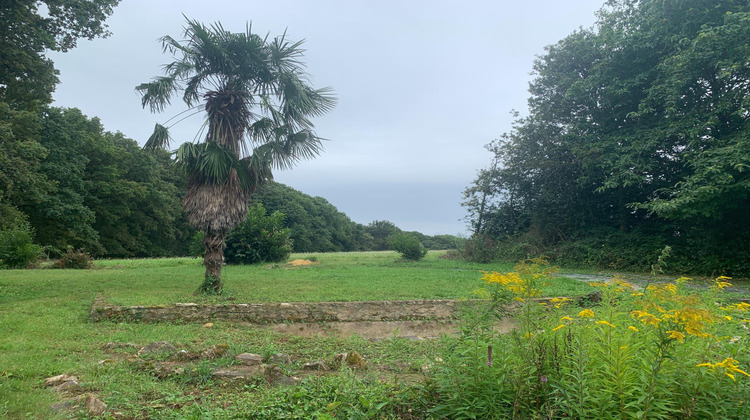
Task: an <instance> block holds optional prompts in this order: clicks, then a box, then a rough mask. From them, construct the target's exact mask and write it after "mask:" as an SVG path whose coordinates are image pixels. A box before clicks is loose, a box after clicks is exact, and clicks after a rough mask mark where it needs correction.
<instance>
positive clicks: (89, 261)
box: [55, 249, 94, 270]
mask: <svg viewBox="0 0 750 420" xmlns="http://www.w3.org/2000/svg"><path fill="white" fill-rule="evenodd" d="M93 265H94V259H93V258H91V255H89V254H87V253H85V252H83V251H81V250H80V249H75V250H74V249H68V252H66V253H65V254H64V255H63V256H62V257H60V259H59V260H57V262H55V267H56V268H70V269H74V270H85V269H88V268H91V267H92V266H93Z"/></svg>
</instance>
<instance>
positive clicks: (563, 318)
mask: <svg viewBox="0 0 750 420" xmlns="http://www.w3.org/2000/svg"><path fill="white" fill-rule="evenodd" d="M572 320H573V318H571V317H569V316H564V317H562V318H560V322H562V321H572Z"/></svg>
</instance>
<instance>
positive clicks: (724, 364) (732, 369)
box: [696, 357, 750, 380]
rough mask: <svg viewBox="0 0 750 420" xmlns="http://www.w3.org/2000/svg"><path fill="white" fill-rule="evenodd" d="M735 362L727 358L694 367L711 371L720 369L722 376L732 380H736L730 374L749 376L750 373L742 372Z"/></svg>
mask: <svg viewBox="0 0 750 420" xmlns="http://www.w3.org/2000/svg"><path fill="white" fill-rule="evenodd" d="M737 363H739V362H737V360H735V359H732V358H731V357H727V358H726V359H724V360H722V361H721V362H719V363H701V364H698V365H696V366H697V367H707V368H710V369H711V370H714V369H716V368H721V369H723V370H724V371H725V372H724V374H725V375H727V376H729V377H730V378H732V380H736V379H735V378H734V375H732V373H741V374H743V375H745V376H750V373H747V372H745V371H744V370H742V369H740V367H739V366H738V365H737Z"/></svg>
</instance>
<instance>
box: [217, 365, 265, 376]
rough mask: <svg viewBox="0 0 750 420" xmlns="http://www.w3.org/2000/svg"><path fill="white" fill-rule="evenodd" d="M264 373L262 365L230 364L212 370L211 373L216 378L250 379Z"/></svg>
mask: <svg viewBox="0 0 750 420" xmlns="http://www.w3.org/2000/svg"><path fill="white" fill-rule="evenodd" d="M263 374H265V369H263V366H262V365H260V366H232V367H226V368H219V369H216V370H214V371H213V372H212V373H211V375H213V376H214V377H215V378H218V379H252V378H256V377H258V376H262V375H263Z"/></svg>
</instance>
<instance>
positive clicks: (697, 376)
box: [432, 260, 750, 419]
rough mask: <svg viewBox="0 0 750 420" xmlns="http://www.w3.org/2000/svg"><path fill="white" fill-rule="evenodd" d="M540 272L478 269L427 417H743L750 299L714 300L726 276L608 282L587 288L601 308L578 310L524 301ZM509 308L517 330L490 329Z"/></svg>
mask: <svg viewBox="0 0 750 420" xmlns="http://www.w3.org/2000/svg"><path fill="white" fill-rule="evenodd" d="M550 272H551V270H550V268H549V267H548V266H547V265H546V264H545V262H544V261H543V260H532V261H527V262H525V263H522V264H519V265H517V266H516V268H515V271H513V272H509V273H504V274H501V273H486V274H485V275H484V280H485V282H486V288H485V289H484V291H483V292H480V294H483V295H484V296H486V297H488V299H486V300H485V301H484V303H483V305H484V306H483V307H478V308H476V309H475V310H474V312H473V314H474V316H473V317H471V316H469V317H467V318H466V319H465V321H464V322H465V323H466V324H465V325H467V328H465V329H463V330H462V334H461V336H460V337H459V338H458V339H455V340H454V341H453V342H450V343H448V346H447V347H446V348H447V349H448V350H447V351H446V353H445V354H444V355H443V356H442V362H441V363H439V364H438V365H437V366H436V368H435V369H434V375H433V378H432V379H433V380H434V390H435V392H434V395H435V401H434V406H433V414H435V415H437V416H438V417H442V418H455V419H472V418H482V419H504V418H600V419H609V418H611V419H650V418H723V419H744V418H750V374H748V373H747V368H748V366H750V346H749V343H750V340H749V339H748V323H750V304H748V303H746V302H741V303H734V304H729V305H723V306H722V305H720V304H717V303H716V302H719V301H721V300H722V299H724V298H725V296H723V294H724V292H723V289H725V288H726V287H728V286H730V284H729V283H728V280H729V278H726V277H719V278H717V279H716V281H715V282H714V284H713V286H711V288H710V289H709V290H707V291H703V292H699V291H698V290H696V289H692V288H689V287H688V286H686V279H685V278H680V279H678V280H677V281H675V282H671V283H661V284H650V285H647V286H646V287H645V288H640V287H638V286H636V285H634V284H630V283H628V282H625V281H622V280H620V279H614V280H611V281H607V282H602V283H598V284H593V286H594V287H596V288H598V289H599V290H600V291H601V293H602V301H601V303H600V304H599V306H591V307H580V306H576V305H575V304H574V301H572V300H570V299H567V298H555V299H549V300H546V301H542V300H537V299H534V297H535V296H537V295H538V290H539V289H540V287H541V284H542V283H546V282H551V281H554V280H553V278H552V277H551V276H550ZM509 307H511V308H513V309H512V310H513V312H514V316H515V318H516V320H517V323H518V324H517V327H516V328H515V329H514V330H513V331H512V332H510V333H508V334H498V333H496V332H495V331H493V329H492V328H491V322H490V321H491V318H492V317H496V316H501V315H504V314H503V313H502V310H501V309H500V308H509ZM487 308H493V309H492V310H487ZM477 317H479V318H483V320H484V321H483V322H479V321H478V320H477Z"/></svg>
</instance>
